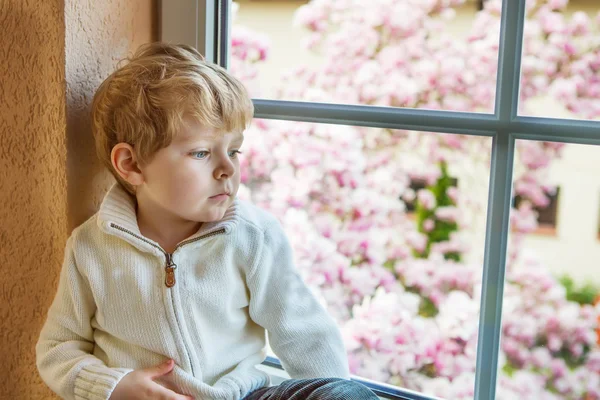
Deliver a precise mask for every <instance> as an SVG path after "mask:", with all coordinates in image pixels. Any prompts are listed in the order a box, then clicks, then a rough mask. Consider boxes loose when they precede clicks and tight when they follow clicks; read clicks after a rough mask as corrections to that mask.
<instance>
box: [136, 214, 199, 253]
mask: <svg viewBox="0 0 600 400" xmlns="http://www.w3.org/2000/svg"><path fill="white" fill-rule="evenodd" d="M136 216H137V221H138V227H139V228H140V233H141V234H142V235H144V236H145V237H147V238H148V239H151V240H154V241H155V242H157V243H158V244H159V245H160V247H162V248H163V250H164V251H166V252H167V253H172V252H173V251H175V249H176V248H177V244H179V243H180V242H182V241H183V240H185V239H187V238H189V237H190V236H192V235H193V234H195V233H196V232H198V229H200V227H201V226H202V223H201V222H195V221H185V220H182V219H179V218H174V217H173V216H165V215H160V214H157V213H156V212H155V211H153V210H149V209H148V208H147V207H145V206H144V205H143V204H140V203H139V202H138V203H137V207H136Z"/></svg>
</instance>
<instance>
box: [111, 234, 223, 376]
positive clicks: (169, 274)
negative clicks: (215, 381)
mask: <svg viewBox="0 0 600 400" xmlns="http://www.w3.org/2000/svg"><path fill="white" fill-rule="evenodd" d="M110 226H111V227H112V228H115V229H118V230H120V231H121V232H125V233H127V234H129V235H131V236H133V237H135V238H137V239H139V240H141V241H142V242H144V243H148V244H149V245H151V246H152V247H155V248H157V249H158V250H160V251H161V252H162V253H163V254H164V255H165V264H166V266H165V285H166V286H167V287H168V288H172V287H173V286H175V283H176V281H175V270H176V269H177V265H176V264H175V263H174V262H173V254H174V253H175V252H176V251H177V250H178V249H179V248H180V247H183V246H185V245H186V244H190V243H194V242H197V241H199V240H202V239H206V238H208V237H211V236H216V235H220V234H222V233H225V229H224V228H223V229H219V230H218V231H214V232H211V233H207V234H206V235H202V236H199V237H197V238H194V239H189V240H185V241H183V242H181V243H179V244H178V245H177V247H175V250H173V253H167V252H166V251H165V250H164V249H163V248H162V247H160V246H158V245H157V244H155V243H153V242H151V241H150V240H148V239H146V238H145V237H142V236H140V235H137V234H135V233H133V232H131V231H130V230H129V229H125V228H123V227H121V226H119V225H116V224H114V223H111V224H110ZM171 305H172V306H173V314H175V320H176V321H177V327H178V328H179V331H180V332H181V324H180V322H179V318H178V317H177V312H175V300H174V298H173V296H171ZM181 337H182V341H183V345H184V347H185V351H186V353H187V354H186V355H187V356H188V362H189V363H190V369H191V370H192V375H193V376H196V374H195V373H194V366H193V365H192V357H190V351H189V349H188V345H187V343H186V342H185V340H183V335H181Z"/></svg>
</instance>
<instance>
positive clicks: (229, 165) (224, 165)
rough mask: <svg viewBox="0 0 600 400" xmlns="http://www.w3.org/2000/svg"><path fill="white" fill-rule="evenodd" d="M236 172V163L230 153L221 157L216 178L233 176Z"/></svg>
mask: <svg viewBox="0 0 600 400" xmlns="http://www.w3.org/2000/svg"><path fill="white" fill-rule="evenodd" d="M233 174H235V165H234V164H233V160H232V159H231V158H230V157H229V155H227V154H225V156H223V157H220V160H219V164H218V165H217V166H216V168H215V171H214V177H215V179H217V180H218V179H226V178H231V177H232V176H233Z"/></svg>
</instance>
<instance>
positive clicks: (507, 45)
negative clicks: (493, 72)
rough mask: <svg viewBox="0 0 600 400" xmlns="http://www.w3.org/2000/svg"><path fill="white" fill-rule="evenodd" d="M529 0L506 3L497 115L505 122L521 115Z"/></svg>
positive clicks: (500, 54)
mask: <svg viewBox="0 0 600 400" xmlns="http://www.w3.org/2000/svg"><path fill="white" fill-rule="evenodd" d="M525 1H526V0H510V1H509V0H504V1H503V3H502V17H501V28H500V44H499V49H498V51H499V54H498V77H497V79H496V116H497V117H498V119H499V120H500V121H502V122H509V121H513V120H514V119H515V118H516V117H517V110H518V106H519V82H520V80H521V79H520V78H521V72H520V71H521V54H522V49H523V28H524V25H525Z"/></svg>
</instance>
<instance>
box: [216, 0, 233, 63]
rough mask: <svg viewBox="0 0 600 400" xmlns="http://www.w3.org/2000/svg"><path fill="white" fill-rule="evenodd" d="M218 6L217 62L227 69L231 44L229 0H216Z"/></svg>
mask: <svg viewBox="0 0 600 400" xmlns="http://www.w3.org/2000/svg"><path fill="white" fill-rule="evenodd" d="M218 6H219V10H218V21H219V26H218V30H217V43H218V49H219V51H218V64H219V65H220V66H221V67H223V68H225V69H227V68H229V53H230V51H229V49H230V44H231V0H218Z"/></svg>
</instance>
